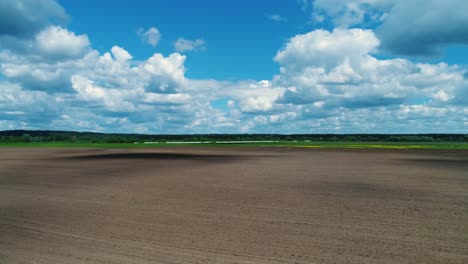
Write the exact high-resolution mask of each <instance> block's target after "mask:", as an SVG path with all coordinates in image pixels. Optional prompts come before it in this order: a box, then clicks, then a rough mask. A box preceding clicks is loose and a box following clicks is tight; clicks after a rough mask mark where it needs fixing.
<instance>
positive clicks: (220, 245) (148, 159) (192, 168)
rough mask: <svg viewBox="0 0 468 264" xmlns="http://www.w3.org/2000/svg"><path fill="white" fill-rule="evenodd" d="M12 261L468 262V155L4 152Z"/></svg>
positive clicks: (5, 242)
mask: <svg viewBox="0 0 468 264" xmlns="http://www.w3.org/2000/svg"><path fill="white" fill-rule="evenodd" d="M0 263H44V264H49V263H122V264H123V263H125V264H127V263H173V264H175V263H468V152H466V151H422V150H421V151H405V150H392V151H390V150H385V151H384V150H318V149H287V148H201V147H200V148H182V147H180V148H167V149H152V150H149V149H146V150H141V149H138V150H128V149H126V150H111V149H108V150H104V149H102V150H99V149H98V150H96V149H52V148H51V149H46V148H32V149H26V148H1V149H0Z"/></svg>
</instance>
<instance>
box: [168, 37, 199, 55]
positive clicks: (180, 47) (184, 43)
mask: <svg viewBox="0 0 468 264" xmlns="http://www.w3.org/2000/svg"><path fill="white" fill-rule="evenodd" d="M205 44H206V42H205V40H203V39H195V40H189V39H184V38H178V39H177V41H176V42H175V43H174V48H175V50H176V51H177V52H186V51H200V50H205V49H206V47H205Z"/></svg>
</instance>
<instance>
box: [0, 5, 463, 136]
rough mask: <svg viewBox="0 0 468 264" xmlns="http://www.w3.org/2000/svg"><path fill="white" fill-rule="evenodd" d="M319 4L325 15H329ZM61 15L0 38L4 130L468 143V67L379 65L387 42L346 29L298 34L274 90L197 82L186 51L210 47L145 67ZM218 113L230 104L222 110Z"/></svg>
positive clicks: (185, 46)
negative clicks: (428, 135)
mask: <svg viewBox="0 0 468 264" xmlns="http://www.w3.org/2000/svg"><path fill="white" fill-rule="evenodd" d="M330 2H332V1H330ZM342 2H343V1H338V0H335V1H334V3H335V7H337V8H338V9H337V10H338V11H333V12H337V14H338V15H339V14H341V13H343V12H344V11H340V10H341V9H339V4H340V3H342ZM347 2H348V3H356V4H357V7H358V8H359V12H358V11H356V13H355V14H354V13H350V14H354V15H350V16H349V17H350V18H347V19H346V20H347V21H348V22H346V23H347V24H354V23H361V22H359V21H361V19H363V20H362V21H366V20H369V19H370V15H369V14H370V13H369V12H370V11H369V10H370V9H371V8H373V7H374V6H378V5H379V4H381V6H382V7H379V10H380V11H379V12H381V13H382V14H383V15H386V16H390V15H391V14H390V12H396V11H393V9H391V11H390V9H387V7H386V6H387V5H388V4H389V3H390V4H394V5H396V4H395V3H394V1H378V0H367V1H364V0H363V1H357V0H356V1H347ZM5 3H8V4H9V5H10V7H9V8H11V2H9V1H7V2H5V1H4V2H2V4H3V5H5ZM20 3H26V2H20ZM44 3H49V4H50V3H52V5H53V4H54V3H55V2H53V1H44ZM315 4H316V5H319V4H320V5H322V6H323V8H324V10H325V5H330V3H328V1H320V0H318V1H316V2H315ZM44 5H45V4H44ZM355 7H356V6H348V7H346V8H348V9H349V10H351V9H352V8H355ZM327 8H328V7H327ZM330 8H332V7H330ZM38 10H40V9H38ZM51 10H52V11H50V13H47V14H46V15H44V14H42V13H41V12H42V11H41V12H38V15H40V16H41V17H45V18H44V19H43V20H35V21H45V22H40V23H39V22H37V23H38V25H39V26H38V27H37V28H35V29H31V31H27V30H26V31H21V32H23V33H17V34H16V33H15V34H13V33H11V32H6V31H2V32H1V33H0V38H1V40H2V42H0V47H1V50H0V74H1V76H2V79H1V80H0V91H1V93H0V129H17V128H31V129H38V128H39V129H70V130H92V131H108V132H142V133H235V132H237V133H241V132H251V133H254V132H257V133H330V132H337V133H347V132H354V133H362V132H367V133H370V132H373V133H388V132H400V133H411V132H466V124H468V112H467V111H466V106H467V105H468V99H467V98H468V77H467V70H466V67H464V66H457V65H449V64H446V63H438V64H430V63H414V62H412V61H410V60H407V59H398V58H397V59H379V58H378V57H377V56H376V55H375V54H376V52H378V50H379V48H381V47H382V45H386V44H385V40H382V39H381V37H380V34H381V33H380V32H379V31H378V32H377V33H376V32H375V31H374V30H369V29H368V30H365V29H358V28H353V29H348V28H346V27H339V28H336V29H334V30H332V31H327V30H314V31H311V32H308V33H305V34H299V35H296V36H294V37H292V38H291V39H289V40H288V41H287V43H285V45H284V47H283V48H282V49H280V50H279V51H278V52H277V54H276V56H275V57H274V61H276V62H277V63H278V64H279V68H280V69H279V73H278V74H277V75H275V76H272V78H271V80H262V81H258V80H239V81H223V80H215V79H190V78H187V77H186V76H185V70H186V68H185V62H186V60H188V59H189V58H187V57H186V56H185V55H182V54H180V53H179V52H182V51H189V50H198V49H201V48H202V47H203V46H204V43H202V44H200V41H198V44H197V40H186V39H183V40H184V41H182V42H181V45H180V47H179V48H177V47H175V48H176V49H177V50H178V51H179V52H175V53H173V54H169V55H165V54H161V53H155V54H152V55H151V56H149V57H147V58H141V59H138V60H136V59H134V58H133V56H132V54H131V53H130V52H129V51H127V50H125V48H124V47H119V46H114V47H112V48H111V49H110V50H109V51H107V52H98V51H97V50H95V49H93V47H92V45H91V43H90V41H89V39H88V37H87V36H86V35H85V34H77V33H75V32H72V31H70V30H69V29H67V28H66V27H64V26H63V24H51V23H52V22H51V21H52V20H53V19H56V18H61V17H63V18H65V17H66V15H65V12H64V11H63V10H62V13H60V12H59V11H53V10H54V9H53V8H52V9H51ZM57 10H59V9H57ZM2 11H3V10H2ZM2 11H0V12H2ZM18 12H19V11H18ZM21 12H23V11H21ZM24 12H26V11H24ZM24 12H23V13H24ZM27 12H29V11H27ZM27 12H26V13H27ZM44 12H45V11H44ZM57 12H58V13H57ZM324 12H325V11H322V13H320V14H319V15H326V13H324ZM330 12H331V11H330ZM346 12H348V11H346ZM362 12H364V13H363V14H364V15H360V14H361V13H362ZM26 13H25V14H26ZM348 13H349V12H348ZM387 13H388V14H387ZM59 14H63V16H62V15H59ZM1 19H4V17H2V18H0V21H1ZM376 19H377V17H376ZM355 21H357V22H355ZM375 21H377V20H375ZM382 21H383V22H382V23H386V22H385V21H386V20H382ZM18 23H20V22H18ZM21 23H22V22H21ZM336 23H341V22H340V21H338V20H337V21H336ZM343 23H344V22H343ZM378 23H380V22H378ZM383 26H384V24H382V27H383ZM154 29H155V28H154ZM15 32H16V31H15ZM18 32H20V31H18ZM148 32H149V33H148ZM156 32H157V34H156ZM146 33H148V34H146ZM25 35H28V36H27V37H25ZM156 35H157V37H156ZM140 36H141V37H142V38H143V40H144V41H145V42H148V43H149V44H150V45H153V44H154V46H155V45H157V43H158V41H159V37H160V34H159V31H157V29H155V30H152V28H150V29H148V30H146V31H145V30H142V31H141V32H140ZM5 40H7V41H5ZM213 102H222V103H223V104H225V105H224V106H222V107H213Z"/></svg>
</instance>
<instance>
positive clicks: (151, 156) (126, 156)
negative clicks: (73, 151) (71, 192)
mask: <svg viewBox="0 0 468 264" xmlns="http://www.w3.org/2000/svg"><path fill="white" fill-rule="evenodd" d="M245 158H249V157H248V156H247V155H210V154H188V153H105V154H91V155H79V156H71V157H64V158H62V159H66V160H135V159H136V160H217V161H229V160H239V159H245Z"/></svg>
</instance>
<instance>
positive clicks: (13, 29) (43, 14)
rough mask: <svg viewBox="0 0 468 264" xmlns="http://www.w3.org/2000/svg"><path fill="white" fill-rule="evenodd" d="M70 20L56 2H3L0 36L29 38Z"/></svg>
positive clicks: (6, 0)
mask: <svg viewBox="0 0 468 264" xmlns="http://www.w3.org/2000/svg"><path fill="white" fill-rule="evenodd" d="M67 20H68V15H67V14H66V12H65V10H64V9H63V8H62V7H61V6H60V5H59V4H58V3H57V2H56V1H55V0H2V1H1V2H0V35H8V36H13V37H29V36H31V35H34V34H35V33H37V32H39V31H40V30H41V29H42V28H44V27H46V26H48V25H50V24H52V23H53V24H57V23H59V24H63V23H65V22H66V21H67Z"/></svg>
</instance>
